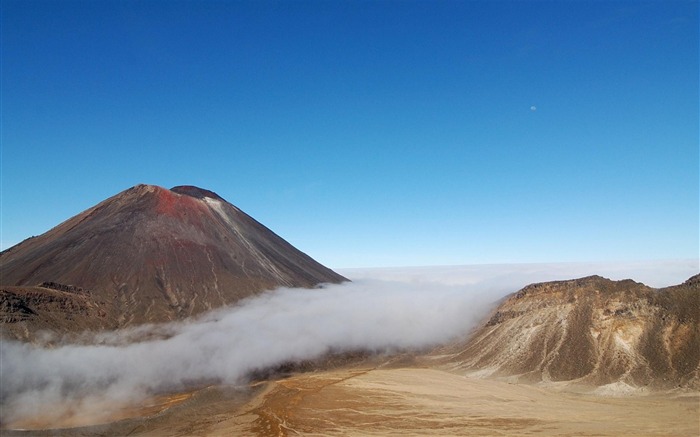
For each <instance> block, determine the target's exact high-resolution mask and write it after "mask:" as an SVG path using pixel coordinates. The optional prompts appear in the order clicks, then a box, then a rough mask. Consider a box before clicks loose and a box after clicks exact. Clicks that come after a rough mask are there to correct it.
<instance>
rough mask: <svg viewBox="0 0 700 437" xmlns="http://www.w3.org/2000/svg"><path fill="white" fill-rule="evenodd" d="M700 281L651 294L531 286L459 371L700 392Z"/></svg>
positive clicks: (589, 284) (474, 342) (460, 349)
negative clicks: (686, 388) (690, 388)
mask: <svg viewBox="0 0 700 437" xmlns="http://www.w3.org/2000/svg"><path fill="white" fill-rule="evenodd" d="M699 317H700V275H698V276H694V277H692V278H690V279H689V280H688V281H686V282H685V283H683V284H680V285H677V286H673V287H668V288H664V289H653V288H650V287H647V286H646V285H644V284H640V283H637V282H634V281H632V280H624V281H611V280H609V279H605V278H601V277H599V276H591V277H587V278H582V279H576V280H570V281H557V282H548V283H541V284H533V285H529V286H527V287H525V288H523V289H522V290H520V291H519V292H517V293H515V294H514V295H511V296H510V297H509V298H508V299H506V300H505V301H504V302H503V303H502V304H501V305H500V307H499V308H498V309H497V311H496V312H495V313H494V314H493V315H492V317H491V318H490V320H489V321H488V322H487V323H486V324H485V326H483V327H482V328H480V329H479V330H478V331H477V332H476V333H475V334H474V335H473V336H472V337H471V338H470V339H469V340H468V341H467V342H465V343H462V344H457V345H452V346H450V347H449V348H446V349H443V350H442V352H443V353H446V354H448V355H449V359H448V360H449V362H450V363H451V365H452V366H454V367H456V368H459V369H469V370H476V371H478V374H481V375H502V376H503V375H517V376H518V379H520V380H524V381H535V382H537V381H544V382H557V381H567V382H571V383H577V384H586V385H596V386H603V385H607V384H619V383H622V384H624V387H626V386H631V387H644V386H652V387H659V388H661V387H664V388H672V387H677V386H682V387H694V388H697V387H700V324H699V320H698V319H699Z"/></svg>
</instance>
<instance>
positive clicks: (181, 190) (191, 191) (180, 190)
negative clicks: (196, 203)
mask: <svg viewBox="0 0 700 437" xmlns="http://www.w3.org/2000/svg"><path fill="white" fill-rule="evenodd" d="M170 191H172V192H173V193H177V194H183V195H185V196H190V197H194V198H197V199H204V198H205V197H209V198H210V199H215V200H220V201H222V202H226V200H224V199H223V198H222V197H221V196H219V195H218V194H216V193H215V192H213V191H209V190H205V189H204V188H199V187H195V186H194V185H178V186H177V187H173V188H171V189H170Z"/></svg>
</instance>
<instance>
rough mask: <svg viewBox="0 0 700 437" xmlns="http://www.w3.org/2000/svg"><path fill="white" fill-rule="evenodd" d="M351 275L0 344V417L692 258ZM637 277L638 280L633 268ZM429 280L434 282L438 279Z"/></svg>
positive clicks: (674, 270)
mask: <svg viewBox="0 0 700 437" xmlns="http://www.w3.org/2000/svg"><path fill="white" fill-rule="evenodd" d="M341 273H343V274H345V275H346V276H348V277H350V278H351V279H353V280H355V282H353V283H347V284H341V285H329V286H326V287H325V288H323V289H315V290H307V289H289V288H282V289H278V290H275V291H270V292H267V293H263V294H261V295H259V296H257V297H255V298H251V299H247V300H245V301H243V302H240V303H239V304H238V305H236V306H234V307H229V308H224V309H220V310H217V311H213V312H211V313H208V314H206V315H204V316H202V317H200V318H198V319H196V320H191V321H187V322H178V323H170V324H163V325H148V326H140V327H136V328H133V329H128V330H123V331H119V332H113V333H101V334H90V335H84V336H83V337H82V338H81V339H80V344H67V343H65V342H64V343H62V344H60V345H59V346H56V347H50V348H49V347H41V346H33V345H28V344H24V343H18V342H13V341H2V342H0V382H1V384H0V424H1V425H2V426H3V427H18V426H23V425H24V424H26V423H30V422H31V420H33V418H37V417H41V419H42V423H48V424H60V423H65V420H66V418H70V417H71V416H73V415H75V416H80V417H91V418H92V421H93V422H99V421H100V420H102V419H104V418H107V417H110V415H111V414H112V412H113V411H114V409H115V408H120V407H123V406H125V405H131V404H136V403H138V402H140V401H142V400H143V399H144V398H146V397H147V396H149V395H150V394H153V393H157V392H163V391H170V390H178V389H182V388H185V387H187V386H188V385H191V384H193V383H197V382H202V381H208V382H211V381H217V382H223V383H227V384H239V383H244V382H245V380H246V377H247V376H248V375H249V374H250V373H251V372H252V371H255V370H260V369H265V368H269V367H274V366H277V365H280V364H283V363H286V362H290V361H300V360H306V359H314V358H317V357H320V356H323V355H324V354H326V353H328V352H343V351H353V350H360V349H361V350H367V351H374V352H386V351H392V350H397V349H418V348H424V347H430V346H433V345H437V344H441V343H446V342H449V341H450V340H452V339H454V338H459V337H464V336H465V335H467V333H468V332H469V330H470V329H472V328H474V327H475V326H476V325H477V324H478V323H479V322H480V321H481V320H482V319H483V318H484V317H485V316H486V314H487V313H488V311H489V310H490V309H491V308H492V307H493V305H494V304H495V303H496V301H498V300H499V299H500V298H502V297H504V296H505V295H507V294H508V293H511V292H514V291H517V290H518V289H520V288H522V287H523V286H525V285H527V284H528V283H532V282H539V281H546V280H554V279H571V278H574V277H580V276H585V275H588V274H594V273H596V274H602V275H603V276H608V277H610V278H611V279H623V278H629V277H631V278H632V279H635V280H643V281H645V282H647V283H648V284H649V285H653V286H665V285H672V284H674V283H680V282H683V280H685V279H687V277H689V276H691V275H692V274H695V273H697V260H689V261H680V262H665V263H655V264H654V263H631V264H630V263H628V264H614V265H612V264H606V265H602V264H520V265H509V266H508V265H500V266H495V265H494V266H455V267H427V268H411V269H409V268H403V269H368V270H360V269H355V270H344V271H341ZM640 273H641V274H642V276H644V277H643V278H640V277H639V276H640V275H639V274H640ZM438 281H439V282H438Z"/></svg>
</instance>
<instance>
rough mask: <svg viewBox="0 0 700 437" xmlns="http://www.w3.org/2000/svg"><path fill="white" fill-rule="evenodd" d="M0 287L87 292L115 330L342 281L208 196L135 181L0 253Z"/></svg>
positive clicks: (186, 188) (216, 197)
mask: <svg viewBox="0 0 700 437" xmlns="http://www.w3.org/2000/svg"><path fill="white" fill-rule="evenodd" d="M0 266H1V269H2V276H1V278H2V285H4V286H25V287H27V286H30V287H31V286H38V285H40V284H44V283H55V284H65V285H70V286H72V287H79V288H81V289H83V290H88V291H89V295H90V296H91V298H92V299H93V300H94V301H95V302H97V303H99V302H102V303H103V304H104V305H105V307H109V308H110V311H112V313H113V316H114V317H115V320H116V321H117V322H116V324H117V325H118V326H125V325H129V324H133V323H142V322H159V321H166V320H172V319H176V318H182V317H186V316H189V315H192V314H196V313H199V312H202V311H205V310H208V309H211V308H215V307H218V306H221V305H226V304H231V303H233V302H236V301H237V300H239V299H241V298H244V297H247V296H250V295H253V294H256V293H259V292H261V291H263V290H266V289H273V288H276V287H279V286H288V287H313V286H315V285H317V284H320V283H328V282H330V283H338V282H343V281H346V279H345V278H344V277H342V276H340V275H338V274H337V273H335V272H333V271H332V270H330V269H328V268H326V267H324V266H322V265H321V264H319V263H317V262H316V261H314V260H313V259H311V258H310V257H309V256H307V255H306V254H304V253H302V252H300V251H299V250H297V249H295V248H294V247H293V246H292V245H291V244H289V243H288V242H286V241H285V240H283V239H282V238H280V237H279V236H278V235H276V234H275V233H274V232H272V231H271V230H269V229H268V228H266V227H265V226H263V225H262V224H260V223H258V222H257V221H256V220H254V219H253V218H251V217H250V216H248V215H247V214H245V213H244V212H242V211H241V210H239V209H238V208H236V207H235V206H233V205H232V204H230V203H228V202H226V201H225V200H224V199H222V198H221V197H220V196H219V195H217V194H216V193H213V192H211V191H208V190H203V189H201V188H197V187H192V186H180V187H175V188H173V189H172V190H167V189H165V188H161V187H157V186H152V185H137V186H135V187H133V188H130V189H128V190H126V191H124V192H122V193H120V194H117V195H116V196H113V197H111V198H109V199H107V200H105V201H103V202H102V203H100V204H98V205H96V206H94V207H92V208H90V209H88V210H86V211H84V212H82V213H80V214H78V215H77V216H75V217H73V218H71V219H69V220H67V221H65V222H63V223H61V224H60V225H58V226H56V227H55V228H53V229H51V230H50V231H48V232H46V233H45V234H43V235H40V236H38V237H34V238H30V239H28V240H25V241H23V242H22V243H20V244H18V245H16V246H14V247H11V248H9V249H8V250H6V251H4V252H2V253H1V254H0Z"/></svg>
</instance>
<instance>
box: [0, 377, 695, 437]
mask: <svg viewBox="0 0 700 437" xmlns="http://www.w3.org/2000/svg"><path fill="white" fill-rule="evenodd" d="M0 434H2V435H127V434H128V435H130V436H165V435H168V436H229V435H246V436H248V435H250V436H294V435H308V436H314V435H317V436H327V435H344V436H387V435H399V434H400V435H415V436H419V435H426V436H440V435H446V436H526V435H537V436H698V435H700V394H699V393H693V394H685V395H672V394H666V395H658V394H657V395H646V396H624V397H610V396H599V395H593V394H580V393H569V392H562V391H558V390H557V391H554V390H551V389H547V388H541V387H536V386H532V385H521V384H511V383H508V382H504V381H498V380H493V379H479V378H472V377H465V376H462V375H458V374H454V373H450V372H446V371H442V370H437V369H428V368H398V369H371V368H367V369H363V368H353V369H343V370H332V371H323V372H312V373H304V374H298V375H295V376H292V377H290V378H286V379H280V380H277V381H273V382H269V383H264V384H259V385H258V386H257V387H254V388H252V389H251V390H248V391H241V390H240V389H234V388H226V387H210V388H207V389H203V390H200V391H199V392H197V393H194V394H193V395H192V396H188V397H187V398H184V399H183V398H178V399H177V402H175V403H174V406H172V407H170V408H168V409H167V410H165V411H161V412H159V413H157V414H155V415H152V416H150V417H140V418H131V419H126V420H121V421H118V422H114V423H111V424H107V425H100V426H93V427H84V428H73V429H65V430H62V431H56V430H47V431H31V432H12V431H8V430H3V432H2V433H0Z"/></svg>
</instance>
